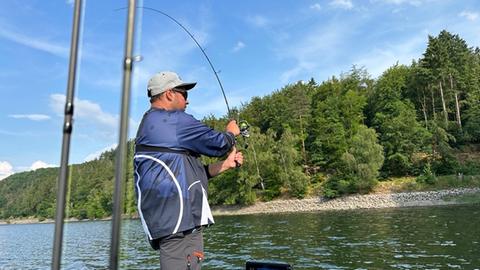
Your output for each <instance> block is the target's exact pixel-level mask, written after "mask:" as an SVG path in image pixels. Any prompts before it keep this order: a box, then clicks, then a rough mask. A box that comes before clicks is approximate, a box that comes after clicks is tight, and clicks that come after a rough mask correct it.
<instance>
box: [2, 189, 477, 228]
mask: <svg viewBox="0 0 480 270" xmlns="http://www.w3.org/2000/svg"><path fill="white" fill-rule="evenodd" d="M477 193H478V194H480V188H456V189H445V190H436V191H414V192H399V193H373V194H365V195H358V194H356V195H349V196H344V197H339V198H335V199H325V198H323V197H313V198H305V199H286V200H274V201H269V202H257V203H255V204H254V205H250V206H238V205H234V206H212V214H213V216H234V215H252V214H274V213H291V212H318V211H339V210H353V209H378V208H403V207H421V206H437V205H453V204H468V203H465V202H461V201H458V200H455V199H456V198H458V197H460V196H462V195H469V194H477ZM110 219H111V218H102V219H96V220H110ZM79 221H80V222H82V221H90V220H79V219H76V218H70V219H67V220H65V222H79ZM54 222H55V220H53V219H45V220H42V221H39V220H38V218H21V219H20V218H18V219H10V220H0V225H8V224H34V223H35V224H37V223H38V224H48V223H54Z"/></svg>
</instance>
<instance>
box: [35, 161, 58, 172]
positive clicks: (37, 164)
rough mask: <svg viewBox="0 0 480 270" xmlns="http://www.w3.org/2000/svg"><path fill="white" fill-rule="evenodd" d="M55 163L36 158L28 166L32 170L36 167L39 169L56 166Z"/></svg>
mask: <svg viewBox="0 0 480 270" xmlns="http://www.w3.org/2000/svg"><path fill="white" fill-rule="evenodd" d="M56 166H57V165H55V164H48V163H46V162H43V161H41V160H37V161H35V162H33V163H32V165H31V166H30V170H31V171H34V170H36V169H41V168H51V167H56Z"/></svg>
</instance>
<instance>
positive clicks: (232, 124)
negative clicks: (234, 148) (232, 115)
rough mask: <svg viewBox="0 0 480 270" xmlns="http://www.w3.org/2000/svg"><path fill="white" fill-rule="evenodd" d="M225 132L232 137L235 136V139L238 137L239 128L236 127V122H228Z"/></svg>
mask: <svg viewBox="0 0 480 270" xmlns="http://www.w3.org/2000/svg"><path fill="white" fill-rule="evenodd" d="M225 130H226V131H228V132H231V133H232V134H233V135H235V137H236V136H238V135H240V128H239V127H238V125H237V121H235V120H232V121H230V122H228V124H227V127H226V128H225Z"/></svg>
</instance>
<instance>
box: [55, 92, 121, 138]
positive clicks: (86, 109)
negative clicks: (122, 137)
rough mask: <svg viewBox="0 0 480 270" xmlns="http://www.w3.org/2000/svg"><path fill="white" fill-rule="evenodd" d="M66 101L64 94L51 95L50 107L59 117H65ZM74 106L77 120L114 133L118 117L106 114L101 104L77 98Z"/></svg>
mask: <svg viewBox="0 0 480 270" xmlns="http://www.w3.org/2000/svg"><path fill="white" fill-rule="evenodd" d="M65 99H66V97H65V95H63V94H52V95H50V107H51V108H52V109H53V111H54V112H56V113H57V114H58V115H63V112H64V110H63V108H64V107H65ZM74 106H75V111H74V118H75V119H78V120H87V121H91V122H93V123H94V124H96V125H97V126H98V127H100V128H102V129H111V130H112V131H113V129H115V128H116V127H117V125H118V123H119V119H118V115H113V114H110V113H107V112H104V111H103V110H102V108H101V107H100V105H99V104H97V103H94V102H92V101H90V100H86V99H78V98H75V100H74Z"/></svg>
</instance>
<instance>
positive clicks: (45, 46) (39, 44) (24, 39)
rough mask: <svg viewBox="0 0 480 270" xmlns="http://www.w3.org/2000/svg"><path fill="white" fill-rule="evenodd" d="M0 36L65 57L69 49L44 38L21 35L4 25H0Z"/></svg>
mask: <svg viewBox="0 0 480 270" xmlns="http://www.w3.org/2000/svg"><path fill="white" fill-rule="evenodd" d="M0 37H3V38H5V39H8V40H10V41H13V42H15V43H18V44H21V45H24V46H27V47H29V48H33V49H37V50H40V51H44V52H47V53H50V54H53V55H56V56H60V57H63V58H67V57H68V55H69V51H70V49H69V48H68V47H65V46H61V45H58V44H55V43H52V42H48V41H46V40H42V39H39V38H34V37H31V36H27V35H23V34H20V33H17V32H13V31H9V30H8V29H6V27H5V26H1V27H0Z"/></svg>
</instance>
